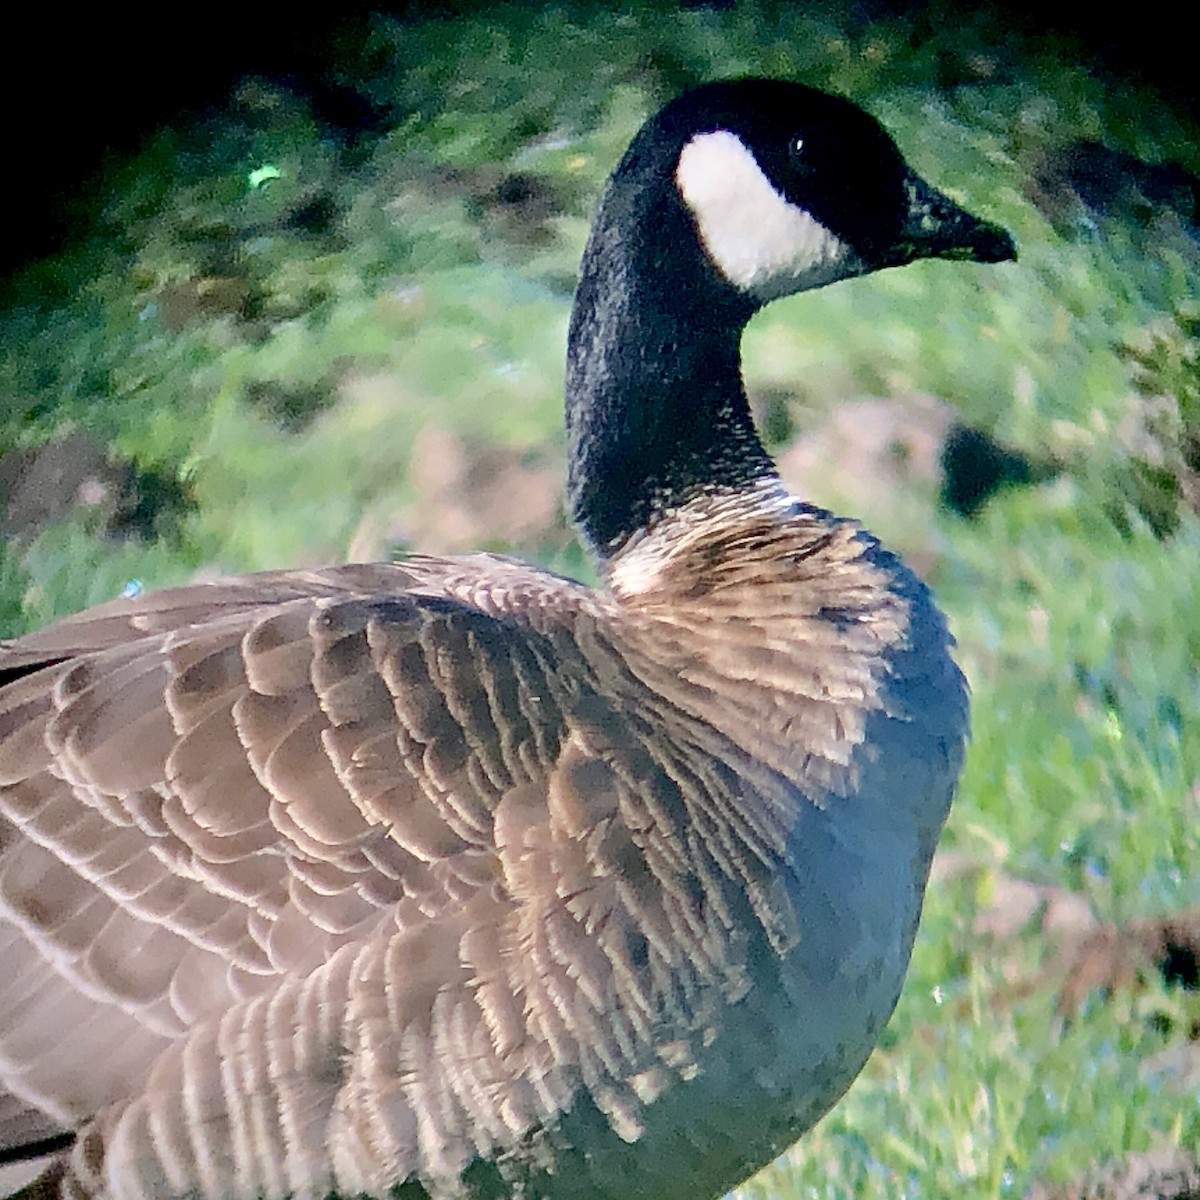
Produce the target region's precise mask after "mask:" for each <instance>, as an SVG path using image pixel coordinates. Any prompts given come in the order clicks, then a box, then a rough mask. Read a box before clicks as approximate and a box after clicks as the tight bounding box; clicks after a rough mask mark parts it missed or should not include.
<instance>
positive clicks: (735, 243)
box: [618, 79, 1015, 303]
mask: <svg viewBox="0 0 1200 1200" xmlns="http://www.w3.org/2000/svg"><path fill="white" fill-rule="evenodd" d="M652 161H657V163H659V164H666V163H670V164H671V167H670V169H671V170H672V171H673V174H674V179H673V182H674V186H675V188H677V189H678V194H679V196H680V197H681V198H682V200H683V202H684V205H685V207H686V208H687V209H688V210H689V211H690V215H691V218H692V221H693V223H694V226H695V228H696V231H697V233H698V235H699V240H700V242H701V245H702V246H703V248H704V250H705V252H706V253H707V256H708V258H709V260H710V261H711V262H712V264H713V265H714V266H715V267H716V268H717V270H718V272H719V273H720V274H721V275H723V276H724V277H725V279H726V280H728V281H729V282H730V283H732V284H733V285H734V286H735V287H737V288H738V289H739V290H740V291H742V292H744V293H747V294H749V295H750V296H752V297H753V298H755V299H756V300H757V301H758V302H760V303H761V302H765V301H767V300H770V299H773V298H774V297H776V296H781V295H786V294H788V293H790V292H795V291H803V290H805V289H807V288H811V287H819V286H821V285H822V284H825V283H831V282H833V281H834V280H836V279H841V278H845V277H848V276H852V275H861V274H865V273H867V272H869V271H876V270H879V269H881V268H883V267H892V266H899V265H901V264H903V263H906V262H911V261H912V260H914V259H917V258H960V259H971V260H974V261H976V262H1000V261H1003V260H1005V259H1010V258H1013V257H1015V251H1014V247H1013V243H1012V239H1011V238H1010V237H1009V236H1008V234H1007V233H1005V232H1004V231H1003V230H1002V229H999V228H997V227H996V226H994V225H990V224H987V223H986V222H983V221H980V220H978V219H977V218H975V217H973V216H971V215H970V214H969V213H967V212H966V211H964V210H963V209H962V208H960V207H959V206H958V205H956V204H954V203H953V202H952V201H951V200H950V199H948V198H947V197H946V196H943V195H942V194H941V193H939V192H937V191H935V190H934V189H933V188H932V187H930V186H929V185H928V184H926V183H925V182H924V181H922V180H921V179H920V178H919V177H918V176H917V175H916V174H914V173H913V171H912V170H911V169H910V168H909V167H908V165H907V164H906V163H905V161H904V159H903V158H902V157H901V155H900V152H899V150H897V148H896V145H895V143H894V142H893V141H892V139H891V137H889V135H888V134H887V133H886V132H885V131H884V129H883V127H882V126H881V125H880V124H879V122H878V121H876V120H875V119H874V118H873V117H871V116H869V115H868V114H867V113H865V112H863V110H862V109H860V108H859V107H857V105H855V104H852V103H851V102H850V101H849V100H846V99H843V98H842V97H840V96H831V95H828V94H826V93H825V92H820V91H817V90H815V89H813V88H809V87H805V86H804V85H802V84H798V83H791V82H786V81H783V80H771V79H741V80H731V81H726V82H720V83H710V84H705V85H704V86H702V87H698V88H695V89H694V90H692V91H690V92H686V93H684V94H683V95H682V96H679V97H678V98H677V99H675V100H674V101H672V102H671V103H670V104H668V105H666V107H665V108H663V109H662V110H661V111H660V112H659V113H658V114H657V115H656V116H654V117H652V118H651V119H650V120H649V121H648V122H647V123H646V125H645V126H644V127H643V129H642V131H641V132H640V133H639V135H638V137H637V139H636V140H635V141H634V143H633V145H632V146H631V147H630V150H629V153H628V155H627V157H626V161H625V162H624V163H623V164H622V167H621V168H620V169H619V171H618V175H619V174H620V173H621V171H626V172H633V173H635V174H636V173H638V170H639V167H641V168H649V167H650V164H651V162H652ZM660 169H662V167H661V166H660Z"/></svg>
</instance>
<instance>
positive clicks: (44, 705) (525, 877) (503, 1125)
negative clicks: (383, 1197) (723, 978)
mask: <svg viewBox="0 0 1200 1200" xmlns="http://www.w3.org/2000/svg"><path fill="white" fill-rule="evenodd" d="M476 557H482V556H476ZM480 565H481V564H480V563H479V562H476V561H474V559H467V560H458V561H453V560H433V559H429V560H415V561H414V562H412V563H408V564H403V565H397V566H372V567H363V566H354V567H345V568H338V569H332V570H327V571H315V572H309V573H295V572H292V573H279V574H266V575H260V576H249V577H245V578H243V579H237V580H224V581H222V582H221V584H220V585H219V586H206V585H198V586H194V587H187V588H180V589H174V590H170V591H166V592H163V593H159V594H157V595H150V596H147V597H142V598H138V599H136V600H130V601H118V602H115V603H113V604H109V605H105V606H101V607H99V608H97V609H93V610H90V611H89V612H87V613H84V614H81V615H80V616H78V617H75V618H71V619H68V620H66V621H63V622H60V623H59V624H57V625H55V626H52V627H50V628H48V629H46V630H43V631H41V632H39V633H36V634H33V635H30V636H28V637H25V638H21V639H17V640H15V641H12V642H9V643H7V644H5V645H4V646H3V647H2V648H0V673H3V678H4V679H5V680H7V682H6V684H5V686H4V687H3V688H2V689H0V956H2V959H0V961H3V963H4V972H3V977H2V978H0V1084H2V1085H3V1089H4V1090H6V1091H7V1093H8V1095H7V1097H5V1096H4V1095H3V1094H2V1093H0V1145H4V1144H5V1143H8V1144H12V1143H13V1142H15V1141H20V1140H22V1139H26V1138H28V1137H30V1136H31V1134H32V1136H42V1135H44V1134H45V1133H47V1132H49V1131H51V1130H52V1129H53V1128H54V1127H55V1126H59V1127H62V1128H74V1127H79V1126H81V1125H82V1124H84V1123H86V1122H88V1121H89V1120H90V1119H92V1118H93V1117H94V1116H95V1114H97V1113H102V1114H103V1115H102V1118H100V1119H98V1123H97V1122H93V1126H95V1127H96V1128H98V1129H100V1132H101V1135H102V1136H101V1139H100V1142H98V1143H96V1144H97V1145H100V1144H103V1145H104V1146H105V1153H106V1154H108V1155H109V1160H112V1158H113V1156H115V1155H118V1154H120V1155H121V1156H123V1158H122V1164H123V1165H122V1164H116V1165H114V1163H113V1162H112V1161H109V1166H108V1167H104V1166H103V1162H101V1164H100V1165H97V1161H96V1155H95V1154H94V1153H92V1152H89V1153H91V1158H90V1159H89V1162H91V1164H92V1168H93V1169H95V1170H97V1171H101V1170H108V1169H110V1168H111V1169H114V1170H115V1169H117V1166H118V1165H119V1166H120V1169H122V1170H137V1171H138V1172H141V1173H143V1174H144V1178H145V1189H146V1193H147V1194H168V1192H169V1190H170V1189H171V1188H175V1189H178V1190H180V1191H187V1190H188V1189H189V1188H195V1189H196V1191H197V1194H204V1195H208V1194H214V1195H216V1194H225V1193H226V1192H227V1191H244V1192H245V1193H246V1194H264V1195H272V1194H284V1193H289V1192H290V1193H295V1194H323V1192H322V1191H321V1189H325V1190H329V1188H330V1187H331V1186H333V1185H335V1184H336V1186H337V1187H338V1188H339V1189H340V1190H344V1191H357V1190H359V1189H364V1190H372V1189H375V1188H382V1187H386V1186H387V1185H389V1184H391V1183H393V1182H395V1181H396V1180H397V1179H403V1178H405V1176H406V1175H407V1174H408V1173H411V1172H413V1171H416V1170H418V1169H419V1170H420V1171H421V1172H423V1173H425V1174H428V1175H430V1176H437V1175H445V1176H446V1177H448V1178H454V1177H456V1175H457V1172H458V1171H460V1170H461V1169H462V1168H463V1166H465V1165H466V1164H468V1163H469V1162H470V1161H471V1160H472V1159H473V1158H475V1157H480V1156H483V1157H487V1156H489V1155H490V1153H491V1150H492V1149H493V1148H494V1147H495V1146H497V1145H506V1144H507V1145H511V1144H512V1143H513V1142H514V1141H515V1140H516V1139H517V1138H519V1137H520V1136H521V1135H523V1134H524V1133H525V1132H527V1131H528V1130H529V1129H530V1128H531V1127H533V1126H534V1125H536V1124H540V1123H543V1122H545V1121H546V1120H547V1119H548V1118H550V1117H551V1116H553V1115H554V1114H555V1113H557V1112H559V1111H561V1110H562V1109H563V1108H564V1107H565V1106H566V1105H567V1104H568V1102H569V1101H570V1099H571V1096H572V1095H573V1094H574V1092H575V1091H576V1090H577V1089H578V1087H579V1086H580V1085H581V1084H583V1085H586V1086H588V1088H589V1091H590V1092H591V1094H592V1095H593V1098H594V1099H595V1100H596V1102H597V1103H598V1104H599V1105H600V1107H601V1108H603V1109H605V1110H606V1113H607V1115H608V1117H609V1120H610V1121H611V1122H612V1123H613V1124H614V1125H615V1126H616V1127H617V1128H618V1129H623V1131H624V1133H625V1134H627V1135H629V1136H632V1135H633V1133H635V1132H636V1128H635V1126H636V1116H635V1115H633V1114H634V1110H635V1108H636V1103H635V1101H634V1100H633V1098H632V1092H630V1091H629V1090H628V1088H624V1087H623V1085H622V1083H621V1080H623V1079H628V1078H630V1077H631V1076H632V1075H633V1073H634V1072H635V1071H641V1072H642V1075H641V1076H640V1077H639V1079H638V1082H637V1087H638V1088H639V1089H641V1090H642V1091H643V1092H644V1091H645V1089H646V1088H647V1087H651V1086H652V1085H651V1084H650V1083H648V1082H647V1078H646V1076H645V1073H644V1068H645V1067H646V1061H645V1060H646V1054H645V1052H644V1050H645V1047H646V1046H647V1045H648V1043H649V1040H650V1038H651V1029H652V1028H653V1029H655V1031H656V1032H657V1033H659V1034H661V1032H662V1031H663V1030H664V1029H666V1028H667V1027H668V1026H669V1025H670V1024H671V1020H672V1019H673V1017H679V1018H680V1020H681V1021H682V1025H683V1026H687V1027H689V1028H694V1027H695V1026H696V1024H697V1022H698V1021H699V1013H698V1010H697V1008H696V1005H695V1004H694V1003H691V1002H689V1000H688V998H687V994H686V993H687V990H688V989H687V987H686V986H683V984H681V980H683V982H684V983H686V980H685V979H684V976H686V975H688V974H690V973H691V972H693V971H696V972H700V971H704V970H706V969H708V970H709V971H710V972H711V968H712V959H713V956H714V953H715V952H714V950H713V945H712V944H710V943H712V941H713V937H714V936H716V937H717V940H718V941H719V940H720V937H721V936H722V935H720V934H714V932H713V929H714V927H715V926H716V925H721V928H722V930H723V929H724V928H725V926H726V925H727V924H728V913H727V912H724V913H721V912H720V911H719V910H720V909H721V906H720V905H719V904H715V905H714V904H713V903H708V902H706V900H705V896H704V893H705V892H706V890H711V889H706V887H705V886H704V885H703V884H698V883H697V882H696V880H694V879H691V880H683V881H682V882H681V880H682V874H681V870H680V861H681V858H680V854H679V853H678V847H676V848H675V850H674V851H673V850H672V847H671V846H670V845H669V844H668V843H669V841H670V839H669V838H668V839H666V840H665V841H664V840H663V838H662V837H661V836H660V835H661V834H662V832H663V831H664V830H665V829H668V828H670V827H674V826H678V824H679V822H678V821H677V819H676V818H677V817H678V815H679V814H678V813H675V815H674V816H673V815H672V813H673V811H674V810H673V807H672V805H673V803H674V801H673V795H674V792H673V790H672V787H673V785H669V784H668V782H667V781H668V780H669V779H670V777H671V770H670V768H671V764H670V763H666V762H664V761H663V755H664V754H667V755H668V756H669V755H670V754H671V753H672V751H671V750H670V747H669V743H670V738H669V737H667V738H665V739H664V737H663V736H662V728H661V719H662V714H661V713H660V714H651V716H653V717H654V719H655V721H656V723H658V725H659V728H658V733H657V735H656V737H655V738H654V739H653V740H652V739H651V738H650V737H649V736H648V734H647V730H648V729H650V728H651V726H650V725H649V724H647V723H646V722H645V721H644V720H643V719H641V718H638V717H635V716H633V715H631V713H630V712H629V711H628V709H627V708H626V707H623V705H622V703H621V701H620V700H619V699H614V696H616V695H617V694H618V693H620V691H621V689H622V687H626V688H629V687H632V689H633V691H632V693H631V694H632V696H633V697H634V699H635V700H636V698H637V696H638V694H639V689H640V690H643V691H644V689H642V688H641V685H640V684H637V682H636V681H633V682H631V680H630V679H629V678H628V677H626V669H625V667H624V666H623V661H622V657H621V655H620V654H619V653H618V652H617V651H616V649H615V648H614V647H613V645H612V644H611V640H610V638H609V635H608V633H606V630H605V621H604V614H603V613H602V612H600V611H599V610H598V609H597V605H602V604H603V603H606V601H604V600H603V599H602V598H601V597H598V596H597V595H596V594H595V593H592V592H590V591H588V590H587V589H584V588H582V587H579V586H578V585H574V584H570V583H568V582H566V581H562V580H558V579H556V578H555V577H552V576H548V575H544V574H542V573H539V572H536V571H533V570H532V569H530V568H527V567H522V566H519V565H517V564H513V563H509V562H507V561H505V560H498V559H490V560H487V565H488V571H487V572H484V573H483V576H484V578H485V579H486V582H480V578H481V576H480V571H479V567H480ZM531 593H536V597H535V600H536V602H532V603H529V604H528V605H524V603H523V602H524V601H528V600H529V599H530V594H531ZM530 613H532V616H531V615H530ZM618 676H620V677H621V678H620V679H618V678H617V677H618ZM713 769H714V770H717V769H718V768H716V767H714V768H713ZM675 807H676V808H678V805H677V804H675ZM639 829H640V831H641V832H639ZM650 830H657V833H648V832H647V831H650ZM680 836H682V834H681V835H680ZM672 880H674V882H671V881H672ZM713 899H714V898H713V896H711V895H710V896H708V897H707V901H709V902H711V901H712V900H713ZM705 911H707V912H708V915H707V916H705V915H704V913H705ZM706 922H707V926H706ZM717 957H720V954H719V952H717ZM706 960H707V968H706ZM672 964H674V965H672ZM683 964H687V966H686V969H684V966H683ZM675 968H678V970H676V969H675ZM736 974H737V971H736V969H734V968H733V967H732V966H731V967H730V980H733V978H734V976H735V975H736ZM655 980H657V981H658V982H657V983H656V982H655ZM729 986H730V988H734V989H735V988H736V987H737V986H738V985H737V984H736V983H734V982H731V983H730V985H729ZM693 999H694V997H693ZM689 1005H690V1007H689ZM665 1008H670V1009H671V1012H670V1013H668V1012H665ZM639 1047H641V1049H639ZM676 1054H677V1057H679V1059H680V1061H679V1062H678V1063H677V1064H676V1066H677V1069H678V1070H681V1071H683V1070H686V1062H684V1061H683V1060H684V1059H685V1058H686V1052H685V1051H684V1050H683V1049H677V1051H676ZM659 1058H661V1055H660V1056H659ZM656 1061H657V1060H656ZM105 1106H108V1107H107V1108H106V1107H105ZM622 1122H625V1125H624V1126H622ZM89 1128H90V1127H89ZM93 1150H94V1147H93ZM77 1157H78V1155H77ZM103 1158H104V1156H103V1155H101V1156H100V1159H101V1160H103ZM147 1164H149V1165H147Z"/></svg>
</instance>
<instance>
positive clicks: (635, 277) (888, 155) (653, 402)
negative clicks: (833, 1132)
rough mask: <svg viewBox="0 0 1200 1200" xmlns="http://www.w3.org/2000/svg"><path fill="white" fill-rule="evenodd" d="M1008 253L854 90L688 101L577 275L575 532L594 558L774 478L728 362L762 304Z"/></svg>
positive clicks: (719, 89)
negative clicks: (845, 282)
mask: <svg viewBox="0 0 1200 1200" xmlns="http://www.w3.org/2000/svg"><path fill="white" fill-rule="evenodd" d="M1014 257H1015V249H1014V246H1013V241H1012V239H1011V237H1010V236H1009V235H1008V234H1007V233H1006V232H1005V231H1004V230H1002V229H1000V228H999V227H997V226H995V225H993V224H990V223H988V222H986V221H983V220H980V219H979V218H977V217H975V216H973V215H972V214H970V213H969V212H967V211H966V210H965V209H963V208H962V207H960V206H959V205H958V204H956V203H954V201H952V200H951V199H950V198H949V197H947V196H945V195H944V194H942V193H941V192H939V191H937V190H936V189H935V188H934V187H932V186H931V185H930V184H928V183H926V182H925V181H924V180H923V179H921V178H920V177H919V176H918V175H917V174H916V173H915V172H914V171H913V170H912V169H911V168H910V167H909V166H908V164H907V163H906V162H905V161H904V158H903V156H902V155H901V153H900V151H899V150H898V149H897V147H896V144H895V142H894V141H893V140H892V138H891V137H890V136H889V135H888V133H887V132H886V131H885V130H884V129H883V127H882V126H881V125H880V124H879V122H878V121H876V120H875V119H874V118H873V117H872V116H870V115H869V114H868V113H866V112H864V111H863V110H862V109H860V108H859V107H858V106H857V105H855V104H853V103H852V102H851V101H849V100H846V99H844V98H842V97H840V96H833V95H829V94H827V93H824V92H820V91H817V90H815V89H813V88H810V87H806V86H804V85H802V84H798V83H792V82H787V81H782V80H769V79H741V80H732V81H725V82H718V83H710V84H706V85H704V86H701V87H698V88H696V89H694V90H692V91H690V92H686V93H684V94H683V95H681V96H679V97H678V98H677V99H675V100H674V101H672V102H671V103H669V104H667V105H666V106H665V107H664V108H662V109H661V110H660V111H659V112H658V113H656V114H655V115H654V116H653V117H651V118H650V120H649V121H647V122H646V124H645V125H644V126H643V127H642V129H641V130H640V132H639V133H638V134H637V136H636V137H635V138H634V140H633V142H632V144H631V145H630V147H629V149H628V151H627V152H626V154H625V156H624V157H623V158H622V160H621V162H620V163H619V164H618V166H617V168H616V170H615V171H614V172H613V174H612V176H611V178H610V180H609V182H608V187H607V189H606V191H605V194H604V196H603V198H602V200H601V203H600V208H599V212H598V214H597V217H596V221H595V224H594V226H593V230H592V235H591V238H590V239H589V241H588V245H587V248H586V250H585V253H584V258H583V263H582V266H581V270H580V281H579V287H578V290H577V292H576V297H575V308H574V312H573V315H572V321H571V329H570V335H569V341H568V357H567V428H568V437H569V444H570V474H569V479H568V493H569V497H570V500H571V504H572V508H573V511H574V515H575V518H576V521H577V523H578V524H579V525H580V527H581V529H582V530H583V532H584V534H585V536H586V537H587V539H588V540H589V542H590V543H591V544H592V546H593V547H594V549H595V550H596V551H597V552H598V553H599V555H600V556H601V559H602V560H604V559H607V558H610V557H612V556H613V555H615V554H619V553H620V551H621V549H622V548H623V547H625V546H626V545H628V543H629V542H630V540H631V539H633V538H636V537H637V536H639V535H640V533H642V532H643V531H644V530H645V529H647V528H648V527H650V526H652V525H653V524H654V523H655V521H656V520H657V519H659V517H661V515H662V514H663V513H665V512H670V511H674V510H676V509H678V508H679V507H680V506H681V505H684V504H686V503H688V502H689V501H690V500H692V499H694V498H695V497H696V496H698V495H702V494H711V493H712V492H714V491H720V490H726V489H730V488H732V489H740V490H744V489H745V488H747V487H751V486H754V485H756V484H758V483H761V482H763V481H764V480H766V481H770V480H772V479H774V468H773V465H772V463H771V461H770V459H769V457H768V456H767V454H766V452H765V451H764V450H763V448H762V445H761V443H760V442H759V439H758V437H757V435H756V433H755V431H754V427H753V423H752V421H751V419H750V414H749V407H748V405H747V403H746V398H745V393H744V390H743V387H742V383H741V372H740V358H739V355H740V351H739V346H740V340H741V335H742V331H743V330H744V328H745V326H746V323H747V322H748V321H749V319H750V317H751V316H753V314H754V313H755V312H756V311H758V309H760V308H761V307H762V306H763V305H765V304H767V303H769V302H770V301H772V300H775V299H778V298H779V297H782V296H787V295H791V294H793V293H796V292H802V291H807V290H810V289H812V288H817V287H823V286H826V285H828V284H831V283H835V282H837V281H838V280H842V279H848V278H852V277H854V276H859V275H865V274H868V273H870V272H873V271H878V270H882V269H884V268H887V267H896V266H902V265H904V264H905V263H909V262H913V261H914V260H916V259H920V258H943V259H958V260H968V261H974V262H979V263H997V262H1002V261H1004V260H1006V259H1012V258H1014Z"/></svg>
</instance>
